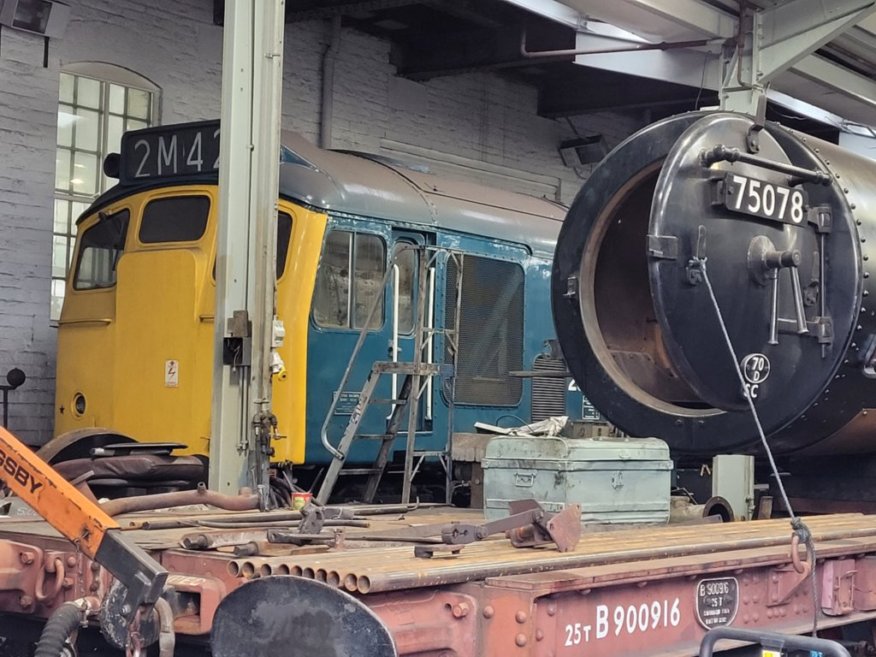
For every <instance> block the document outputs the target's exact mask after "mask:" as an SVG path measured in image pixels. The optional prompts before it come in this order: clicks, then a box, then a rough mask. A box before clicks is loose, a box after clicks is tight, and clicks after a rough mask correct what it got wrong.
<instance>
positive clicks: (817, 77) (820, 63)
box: [794, 55, 876, 116]
mask: <svg viewBox="0 0 876 657" xmlns="http://www.w3.org/2000/svg"><path fill="white" fill-rule="evenodd" d="M794 72H795V73H797V74H798V75H801V76H803V77H805V78H807V79H809V80H811V81H813V82H816V83H823V81H824V80H830V82H831V86H832V88H833V91H834V92H835V93H837V94H841V95H844V96H847V97H848V98H852V99H854V100H856V101H858V102H860V103H863V104H866V105H869V106H870V107H872V108H873V110H874V112H876V80H873V79H872V78H868V77H865V76H863V75H860V74H858V73H855V72H854V71H850V70H849V69H847V68H845V67H843V66H839V65H838V64H834V63H833V62H832V61H830V60H828V59H825V58H824V57H819V56H818V55H810V56H809V57H807V58H806V59H804V60H803V61H802V62H800V63H798V64H797V65H796V66H795V67H794ZM874 116H876V114H874Z"/></svg>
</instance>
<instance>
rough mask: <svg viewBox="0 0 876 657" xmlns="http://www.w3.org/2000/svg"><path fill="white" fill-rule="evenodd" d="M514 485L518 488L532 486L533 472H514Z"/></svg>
mask: <svg viewBox="0 0 876 657" xmlns="http://www.w3.org/2000/svg"><path fill="white" fill-rule="evenodd" d="M514 485H515V486H517V487H518V488H532V487H533V485H535V473H534V472H515V473H514Z"/></svg>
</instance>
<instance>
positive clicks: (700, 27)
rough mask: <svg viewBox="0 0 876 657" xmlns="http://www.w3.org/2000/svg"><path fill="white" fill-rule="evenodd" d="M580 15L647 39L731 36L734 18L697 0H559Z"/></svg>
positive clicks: (733, 30)
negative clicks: (608, 0) (609, 0)
mask: <svg viewBox="0 0 876 657" xmlns="http://www.w3.org/2000/svg"><path fill="white" fill-rule="evenodd" d="M563 2H564V4H566V5H568V6H570V7H572V8H573V9H576V10H577V11H578V12H579V13H580V14H581V15H583V16H587V17H589V18H597V19H599V20H603V21H606V22H608V23H611V24H612V25H617V26H618V27H621V28H623V29H625V30H629V31H630V32H633V33H634V34H638V35H639V36H642V37H645V38H647V39H649V40H651V41H683V40H688V39H696V38H712V37H720V38H731V37H733V36H734V34H735V33H736V19H735V17H734V16H732V15H730V14H729V13H727V12H725V11H722V10H721V9H717V8H715V7H712V6H711V5H709V4H706V3H705V2H701V1H700V0H614V1H613V2H605V0H563Z"/></svg>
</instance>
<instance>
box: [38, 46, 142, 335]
mask: <svg viewBox="0 0 876 657" xmlns="http://www.w3.org/2000/svg"><path fill="white" fill-rule="evenodd" d="M58 96H59V97H58V140H57V146H58V147H57V151H56V156H55V222H54V230H53V244H52V308H51V318H52V320H57V319H58V317H60V315H61V305H62V303H63V301H64V279H65V278H66V276H67V269H68V268H69V266H70V260H71V258H72V256H73V247H74V240H75V230H76V219H77V218H78V217H79V215H80V214H81V213H82V212H83V211H84V210H85V209H86V208H87V207H88V204H89V203H91V201H92V200H94V198H95V197H97V196H98V195H99V194H101V193H102V192H104V191H106V190H107V189H108V188H109V187H111V186H112V185H113V184H114V183H115V181H114V180H112V179H109V178H107V177H106V176H104V175H103V159H104V158H105V157H106V156H107V154H108V153H113V152H118V150H119V145H120V143H121V138H122V133H123V132H125V131H127V130H137V129H138V128H146V127H149V126H151V125H155V124H156V123H157V116H158V100H159V89H158V87H157V86H155V85H154V84H153V83H152V82H150V81H149V80H147V79H146V78H144V77H143V76H141V75H137V74H136V73H133V72H132V71H129V70H127V69H124V68H121V67H119V66H113V65H112V64H100V63H83V64H71V65H69V66H66V67H64V69H63V70H62V71H61V79H60V92H59V94H58Z"/></svg>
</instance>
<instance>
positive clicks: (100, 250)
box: [73, 210, 131, 290]
mask: <svg viewBox="0 0 876 657" xmlns="http://www.w3.org/2000/svg"><path fill="white" fill-rule="evenodd" d="M130 218H131V214H130V212H129V211H128V210H121V211H120V212H116V213H114V214H111V215H103V216H102V217H101V219H100V220H99V221H98V222H97V223H96V224H94V225H93V226H92V227H91V228H89V229H87V230H86V231H85V232H84V233H83V234H82V237H80V238H79V258H78V260H77V262H76V274H75V276H74V278H73V289H75V290H94V289H99V288H106V287H112V286H113V285H115V284H116V264H117V263H118V261H119V257H120V256H121V255H122V252H123V251H124V248H125V237H126V235H127V234H128V222H129V220H130Z"/></svg>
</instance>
